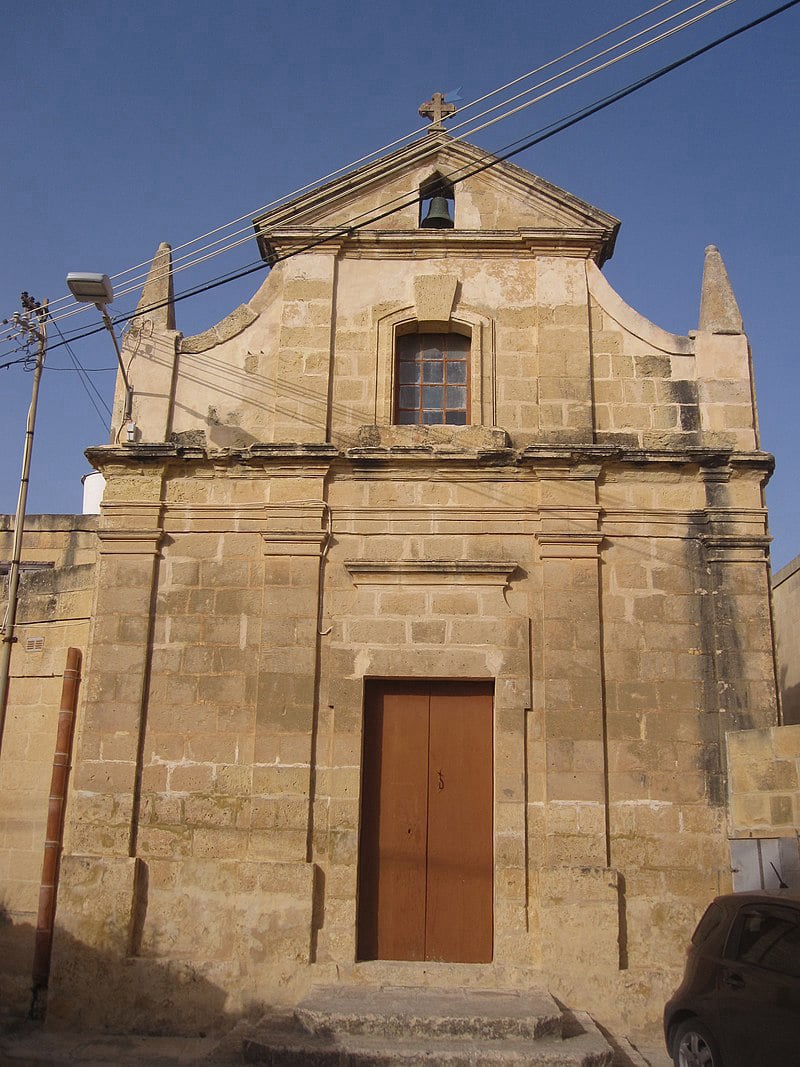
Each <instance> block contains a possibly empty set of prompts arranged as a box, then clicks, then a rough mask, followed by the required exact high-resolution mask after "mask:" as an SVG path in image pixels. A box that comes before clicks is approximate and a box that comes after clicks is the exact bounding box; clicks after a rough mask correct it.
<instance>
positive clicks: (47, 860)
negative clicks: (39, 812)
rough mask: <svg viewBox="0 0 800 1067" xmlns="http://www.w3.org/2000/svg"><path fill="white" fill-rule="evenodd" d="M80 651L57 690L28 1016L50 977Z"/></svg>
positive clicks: (72, 652)
mask: <svg viewBox="0 0 800 1067" xmlns="http://www.w3.org/2000/svg"><path fill="white" fill-rule="evenodd" d="M80 671H81V653H80V649H77V648H68V649H67V663H66V667H65V668H64V681H63V684H62V687H61V707H60V708H59V712H58V732H57V734H56V747H55V753H54V754H53V775H52V778H51V780H50V802H49V807H48V811H47V831H46V834H45V842H44V860H43V861H42V880H41V883H40V886H39V914H38V916H37V919H36V942H35V947H34V953H33V1001H32V1004H31V1014H32V1015H35V1014H37V1001H38V1000H39V996H40V994H41V993H42V992H43V991H44V990H45V989H47V983H48V979H49V976H50V952H51V949H52V945H53V924H54V920H55V912H56V892H57V890H58V868H59V861H60V859H61V846H62V840H63V835H64V809H65V807H66V799H67V781H68V778H69V771H70V757H71V754H72V736H73V733H74V730H75V709H76V706H77V703H78V683H79V681H80Z"/></svg>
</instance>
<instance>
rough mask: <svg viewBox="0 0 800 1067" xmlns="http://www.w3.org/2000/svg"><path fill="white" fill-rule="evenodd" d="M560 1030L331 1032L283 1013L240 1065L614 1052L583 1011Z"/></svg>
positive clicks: (536, 1064)
mask: <svg viewBox="0 0 800 1067" xmlns="http://www.w3.org/2000/svg"><path fill="white" fill-rule="evenodd" d="M448 1017H449V1016H448ZM563 1029H564V1036H562V1035H561V1034H558V1033H552V1032H550V1033H545V1034H541V1035H540V1036H538V1037H527V1038H526V1037H519V1036H503V1037H479V1036H475V1035H474V1034H470V1033H456V1034H454V1033H440V1034H431V1033H426V1034H423V1033H418V1032H416V1033H408V1032H405V1033H381V1032H378V1033H376V1032H356V1033H351V1032H349V1031H342V1032H334V1031H333V1030H331V1029H329V1028H328V1027H327V1026H326V1025H325V1024H323V1026H322V1027H321V1028H320V1029H318V1030H309V1029H307V1028H306V1025H304V1024H303V1023H301V1021H300V1019H299V1018H298V1016H297V1015H296V1014H295V1013H294V1012H287V1013H286V1014H285V1015H283V1016H272V1017H270V1018H269V1019H264V1020H262V1022H261V1024H260V1025H259V1026H258V1028H257V1029H255V1030H250V1032H249V1033H248V1034H247V1035H244V1036H243V1040H242V1046H241V1048H242V1057H243V1059H244V1062H245V1063H255V1064H263V1065H266V1067H392V1065H400V1067H434V1065H440V1064H441V1065H442V1067H478V1065H481V1067H483V1065H486V1067H506V1065H508V1067H610V1065H611V1064H612V1062H613V1057H614V1053H613V1050H612V1048H611V1046H610V1045H609V1044H608V1042H607V1041H606V1040H605V1038H604V1037H603V1035H602V1034H601V1033H600V1032H599V1030H598V1029H597V1027H596V1026H595V1025H594V1023H593V1022H592V1020H591V1019H590V1017H589V1016H588V1015H585V1014H583V1013H569V1014H568V1016H565V1019H564V1027H563Z"/></svg>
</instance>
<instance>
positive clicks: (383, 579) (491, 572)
mask: <svg viewBox="0 0 800 1067" xmlns="http://www.w3.org/2000/svg"><path fill="white" fill-rule="evenodd" d="M344 565H345V567H346V569H347V572H348V573H349V575H350V577H351V578H352V579H353V584H354V585H356V586H358V585H405V584H409V585H494V586H498V585H499V586H502V587H505V586H506V585H508V583H509V581H510V579H511V575H512V574H513V573H514V571H515V570H516V569H517V566H518V565H517V563H516V562H514V561H512V560H483V559H481V560H470V559H458V560H367V559H348V560H345V561H344Z"/></svg>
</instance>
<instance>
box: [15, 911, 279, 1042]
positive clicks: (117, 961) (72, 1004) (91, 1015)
mask: <svg viewBox="0 0 800 1067" xmlns="http://www.w3.org/2000/svg"><path fill="white" fill-rule="evenodd" d="M34 935H35V929H34V927H33V926H32V925H31V924H30V923H14V922H13V921H12V919H11V917H10V915H9V913H8V910H7V909H6V908H5V906H4V905H3V904H2V903H0V1022H2V1023H4V1024H13V1023H15V1022H17V1021H19V1020H22V1019H24V1018H26V1017H28V1016H29V1015H30V1013H31V1010H32V1008H33V998H32V990H31V978H30V974H31V960H32V957H33V943H34ZM56 954H57V955H56ZM53 968H54V970H55V969H57V970H58V976H59V981H58V987H59V988H60V989H64V990H69V998H70V999H69V1004H68V1005H66V1004H62V1003H60V1000H61V998H60V997H59V995H58V993H56V994H55V996H54V995H53V993H52V992H51V993H50V999H49V1001H48V1003H47V1014H46V1019H47V1023H48V1024H49V1025H53V1026H55V1027H56V1028H64V1029H75V1030H79V1029H83V1030H86V1031H87V1032H88V1031H91V1030H94V1031H102V1030H116V1031H117V1032H124V1031H126V1030H127V1031H129V1032H133V1033H140V1034H153V1035H156V1034H157V1035H162V1034H178V1035H183V1036H197V1037H204V1036H206V1034H207V1033H210V1032H224V1031H226V1030H228V1029H230V1028H231V1027H232V1026H233V1025H234V1024H235V1023H236V1022H238V1021H239V1020H240V1019H241V1018H243V1017H245V1018H253V1019H255V1018H257V1017H259V1016H260V1015H261V1014H263V1010H264V1009H263V1006H261V1005H255V1004H254V1005H252V1007H251V1008H249V1009H247V1010H245V1011H244V1012H241V1013H238V1014H232V1013H229V1012H227V1011H226V1010H225V1002H226V1000H227V995H226V993H225V991H224V990H222V989H220V988H219V986H216V985H214V983H212V982H210V981H208V979H207V978H205V977H204V976H203V975H202V974H201V973H199V970H198V968H197V966H196V965H190V964H188V963H181V962H179V963H175V962H172V961H170V962H169V963H167V962H165V961H160V960H153V959H146V958H131V957H124V956H123V957H122V958H120V956H118V955H116V954H112V953H108V954H106V953H103V952H98V951H97V950H95V949H93V948H90V947H88V946H87V945H84V944H82V943H81V942H79V941H77V940H76V939H75V938H73V937H71V936H70V935H68V934H66V933H65V932H64V931H63V930H60V931H59V933H58V943H57V945H56V948H55V951H54V957H53ZM43 1007H44V1005H40V1006H39V1010H40V1009H41V1008H43Z"/></svg>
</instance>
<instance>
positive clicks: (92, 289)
mask: <svg viewBox="0 0 800 1067" xmlns="http://www.w3.org/2000/svg"><path fill="white" fill-rule="evenodd" d="M67 286H68V287H69V291H70V292H71V293H72V295H73V296H74V297H75V299H76V300H78V301H79V302H80V303H81V304H94V306H95V307H96V308H97V310H98V311H99V312H100V314H101V315H102V316H103V324H104V325H105V328H106V329H107V330H108V332H109V333H110V334H111V340H112V341H113V342H114V351H115V352H116V353H117V363H119V369H120V372H121V374H122V381H123V382H124V383H125V410H124V412H123V414H122V421H123V422H130V419H131V412H132V410H133V386H132V385H131V383H130V382H129V381H128V375H127V372H126V370H125V364H124V363H123V362H122V353H121V352H120V350H119V344H118V342H117V335H116V334H115V333H114V323H113V322H112V321H111V316H110V315H109V313H108V312H107V311H106V304H112V303H113V302H114V290H113V288H112V286H111V279H110V278H109V276H108V275H107V274H80V273H76V272H75V271H72V272H71V273H70V274H68V275H67Z"/></svg>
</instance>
